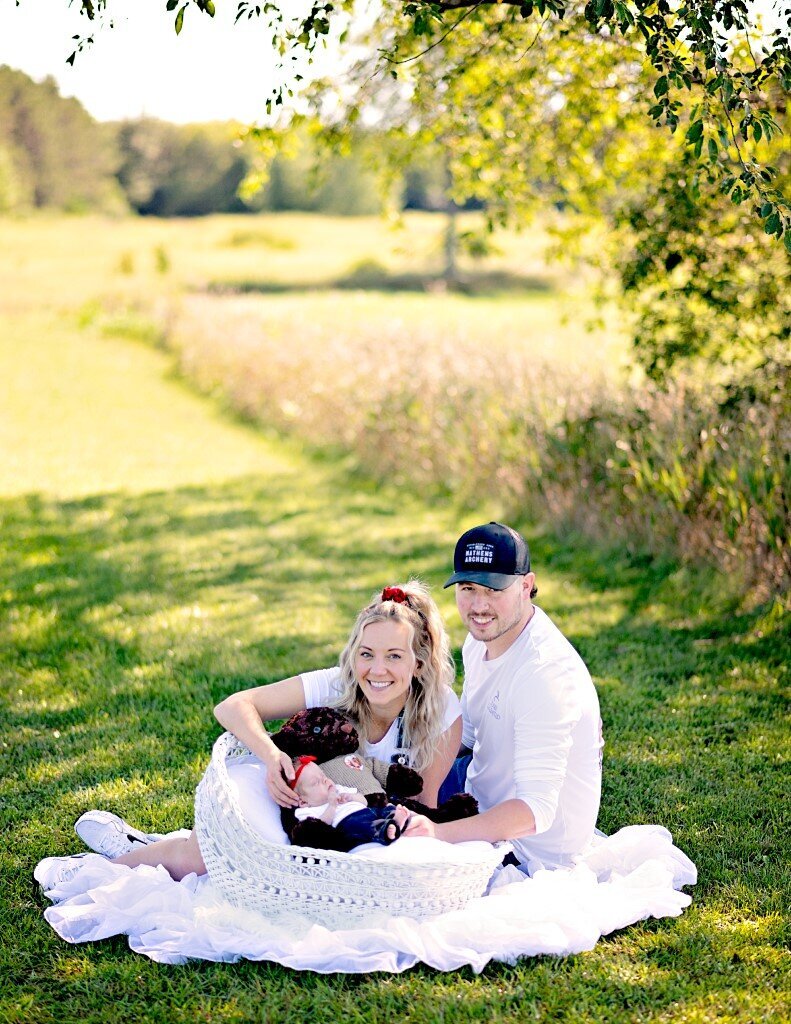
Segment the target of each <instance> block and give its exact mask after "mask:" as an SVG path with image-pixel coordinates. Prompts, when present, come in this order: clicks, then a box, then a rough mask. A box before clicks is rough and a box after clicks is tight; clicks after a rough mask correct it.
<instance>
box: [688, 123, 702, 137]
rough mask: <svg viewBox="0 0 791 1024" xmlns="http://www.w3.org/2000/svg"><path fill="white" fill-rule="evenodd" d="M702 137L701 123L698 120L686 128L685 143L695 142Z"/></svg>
mask: <svg viewBox="0 0 791 1024" xmlns="http://www.w3.org/2000/svg"><path fill="white" fill-rule="evenodd" d="M702 136H703V121H702V120H700V119H698V120H697V121H693V122H692V124H691V125H690V126H689V128H687V141H688V142H697V141H698V139H700V138H702Z"/></svg>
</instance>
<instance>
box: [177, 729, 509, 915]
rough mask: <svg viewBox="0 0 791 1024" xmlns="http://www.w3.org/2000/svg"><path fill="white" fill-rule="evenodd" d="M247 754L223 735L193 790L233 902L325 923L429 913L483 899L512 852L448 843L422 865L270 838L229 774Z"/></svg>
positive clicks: (199, 822) (211, 860) (200, 831)
mask: <svg viewBox="0 0 791 1024" xmlns="http://www.w3.org/2000/svg"><path fill="white" fill-rule="evenodd" d="M249 753H250V751H249V750H248V749H247V747H245V746H244V745H243V744H242V743H240V742H239V740H237V739H236V737H235V736H233V735H232V734H231V733H229V732H226V733H223V735H222V736H220V737H219V739H218V740H217V742H216V743H215V744H214V749H213V751H212V758H211V763H210V764H209V767H208V768H207V769H206V773H205V775H204V776H203V779H202V780H201V782H200V784H199V786H198V788H197V790H196V793H195V830H196V833H197V837H198V843H199V845H200V850H201V854H202V855H203V860H204V862H205V864H206V869H207V871H208V874H209V878H210V879H211V881H212V882H213V884H214V885H215V886H216V887H217V888H218V889H219V890H220V892H221V893H222V894H223V896H224V897H225V898H226V899H227V900H228V901H229V902H230V903H232V904H234V905H235V906H237V907H243V908H245V909H252V910H257V911H259V912H261V913H262V914H265V915H266V916H267V917H272V916H281V915H282V916H286V915H287V916H293V915H294V914H299V915H301V916H303V917H308V918H311V919H313V920H316V921H320V922H322V923H327V922H328V920H329V919H332V920H333V921H338V920H340V921H344V922H349V923H351V922H353V921H355V920H358V919H360V918H367V917H370V916H371V915H372V914H374V913H381V914H384V915H387V916H404V917H412V918H426V917H433V916H434V915H436V914H445V913H448V912H449V911H452V910H460V909H461V908H462V907H464V906H465V905H466V904H467V903H468V902H469V901H470V900H471V899H474V898H475V897H477V896H482V895H483V893H484V891H485V890H486V887H487V884H488V882H489V879H490V878H491V875H492V872H493V871H494V869H495V868H496V867H497V866H498V864H500V863H501V861H502V859H503V857H504V856H505V854H506V853H507V852H508V850H509V849H510V846H509V845H508V844H507V843H500V844H497V845H495V846H490V845H489V844H484V843H480V844H475V845H476V847H479V848H480V853H479V854H478V855H476V857H475V859H474V860H473V859H471V858H470V857H469V856H465V857H462V856H461V855H460V854H457V856H456V858H454V847H453V846H451V845H448V851H447V853H448V855H447V857H446V858H445V857H443V859H442V860H441V861H433V862H430V863H425V864H421V863H414V862H409V863H406V862H405V863H399V862H398V861H394V860H387V861H385V860H378V859H374V858H366V856H365V853H364V852H363V853H337V852H335V851H334V850H333V851H330V850H314V849H311V848H310V847H307V846H283V845H280V844H278V843H271V842H269V841H268V840H266V839H264V837H263V836H262V835H261V834H260V833H259V832H258V831H256V830H255V829H254V828H253V827H252V826H251V825H250V824H249V823H248V822H247V821H246V820H245V818H244V816H243V815H242V811H241V808H240V806H239V802H238V800H237V797H236V793H235V791H234V788H233V786H232V784H231V781H230V779H229V776H228V763H229V761H231V760H233V759H235V758H239V757H245V756H247V755H249Z"/></svg>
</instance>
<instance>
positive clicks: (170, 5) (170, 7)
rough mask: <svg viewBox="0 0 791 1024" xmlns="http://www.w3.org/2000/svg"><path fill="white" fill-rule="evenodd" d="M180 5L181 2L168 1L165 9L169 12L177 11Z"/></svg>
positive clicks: (176, 0)
mask: <svg viewBox="0 0 791 1024" xmlns="http://www.w3.org/2000/svg"><path fill="white" fill-rule="evenodd" d="M178 5H179V0H168V2H167V4H165V7H166V9H167V10H168V11H175V9H176V8H177V7H178Z"/></svg>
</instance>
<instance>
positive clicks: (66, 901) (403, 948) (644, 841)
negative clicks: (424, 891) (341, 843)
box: [34, 825, 697, 974]
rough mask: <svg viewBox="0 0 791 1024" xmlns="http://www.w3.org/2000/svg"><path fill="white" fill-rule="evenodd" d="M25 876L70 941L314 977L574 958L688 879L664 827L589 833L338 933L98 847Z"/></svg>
mask: <svg viewBox="0 0 791 1024" xmlns="http://www.w3.org/2000/svg"><path fill="white" fill-rule="evenodd" d="M421 842H422V843H426V842H436V841H432V840H421V839H403V840H401V841H400V842H399V843H397V844H394V846H393V847H388V849H392V850H395V849H396V847H398V846H401V847H402V854H403V853H405V852H406V851H405V850H404V844H409V843H418V844H419V843H421ZM471 845H472V844H471ZM382 849H383V848H382ZM64 868H66V869H67V870H64ZM71 868H73V869H74V871H73V873H72V872H71V871H69V870H68V869H71ZM69 874H70V875H71V877H67V878H66V880H63V878H64V876H68V875H69ZM34 875H35V878H36V880H37V881H38V882H39V883H40V884H41V886H42V887H43V889H44V893H45V895H46V896H47V898H48V899H50V900H51V901H52V903H53V906H51V907H49V908H48V909H47V910H46V911H45V912H44V917H45V918H46V920H47V921H48V922H49V923H50V925H51V926H52V927H53V928H54V929H55V931H56V932H57V933H58V935H59V936H60V937H61V938H63V939H65V940H66V941H67V942H73V943H77V942H91V941H94V940H97V939H105V938H108V937H109V936H111V935H127V936H128V937H129V945H130V947H131V948H132V949H133V950H134V951H135V952H137V953H142V954H143V955H144V956H147V957H150V958H151V959H152V960H156V961H158V962H160V963H169V964H183V963H185V962H186V961H188V960H190V959H201V960H214V961H236V960H239V959H242V958H245V959H248V960H272V961H275V962H276V963H279V964H282V965H283V966H285V967H292V968H295V969H298V970H311V971H316V972H318V973H321V974H330V973H334V972H349V973H367V972H369V971H390V972H394V973H397V972H400V971H404V970H406V969H407V968H409V967H412V966H414V965H415V964H416V963H418V962H420V961H422V962H423V963H425V964H428V965H429V966H430V967H434V968H436V969H437V970H442V971H449V970H454V969H456V968H458V967H463V966H467V965H468V966H470V967H471V968H472V969H473V971H475V972H476V973H479V972H480V971H482V970H483V969H484V967H485V966H486V964H487V963H488V962H489V961H490V960H499V961H503V962H505V963H514V962H515V961H516V960H517V959H518V958H519V957H522V956H536V955H538V954H540V953H549V954H553V955H557V956H564V955H568V954H571V953H579V952H582V951H583V950H586V949H592V948H593V946H594V945H595V944H596V942H597V941H598V940H599V938H600V936H602V935H607V934H609V933H610V932H612V931H615V930H616V929H618V928H624V927H625V926H627V925H630V924H633V923H634V922H636V921H640V920H644V919H645V918H649V917H656V918H661V917H677V916H678V915H679V914H680V913H681V912H682V910H683V909H684V908H685V907H687V906H688V905H689V904H690V902H691V897H690V896H688V895H687V894H686V893H683V892H680V891H678V890H679V889H680V887H681V886H684V885H693V884H694V883H695V882H696V880H697V871H696V869H695V865H694V864H693V863H692V861H691V860H690V859H689V858H688V857H687V856H686V855H685V854H684V853H682V852H681V850H679V849H677V847H675V846H674V845H673V842H672V837H671V835H670V833H669V832H668V831H667V829H664V828H661V827H659V826H654V825H638V826H630V827H628V828H624V829H621V831H620V832H617V833H616V834H615V835H613V836H610V837H604V836H597V837H596V838H595V840H594V842H593V843H592V844H591V848H590V850H589V851H588V852H587V853H586V854H585V856H583V857H581V858H580V860H579V863H578V864H577V865H576V866H575V867H573V868H570V869H561V870H555V871H547V870H543V869H540V868H537V869H536V870H535V871H534V874H533V876H532V877H527V876H526V875H524V874H523V873H522V872H521V871H519V870H518V869H517V868H515V867H505V868H500V869H498V871H497V872H496V873H495V875H494V877H493V879H492V882H491V884H490V887H489V891H488V894H487V895H485V896H482V897H480V898H479V899H475V900H472V901H471V902H470V903H469V904H468V905H467V906H466V907H465V908H464V909H463V910H458V911H454V912H453V913H449V914H443V915H440V916H438V917H434V918H430V919H428V920H425V921H416V920H414V919H412V918H405V917H390V918H387V917H385V916H384V915H382V916H380V917H378V918H371V920H369V921H367V922H366V923H365V924H363V925H358V926H356V927H346V928H342V929H338V930H330V929H329V928H327V927H323V926H321V925H318V924H316V923H314V922H312V921H309V920H306V919H305V918H303V917H297V916H293V917H288V918H278V919H276V920H269V919H267V918H265V917H264V916H263V915H261V914H259V913H256V912H254V911H249V910H244V909H240V908H238V907H234V906H231V905H230V904H229V903H227V902H226V901H225V900H224V899H223V898H222V897H221V896H220V894H219V893H218V891H217V890H216V888H215V887H214V886H213V885H212V883H211V882H210V881H209V879H208V878H207V877H206V876H202V877H197V876H196V875H189V876H188V877H187V878H185V879H183V880H182V881H181V882H174V881H173V879H171V877H170V876H169V875H168V873H167V872H166V871H165V869H164V868H161V867H160V868H152V867H139V868H135V869H131V868H127V867H123V866H121V865H117V864H113V863H112V862H110V861H108V860H105V859H104V858H103V857H101V856H99V855H98V854H87V855H85V854H82V855H80V856H75V857H71V858H63V857H48V858H46V859H44V860H42V861H41V862H40V863H39V864H38V865H37V867H36V870H35V872H34Z"/></svg>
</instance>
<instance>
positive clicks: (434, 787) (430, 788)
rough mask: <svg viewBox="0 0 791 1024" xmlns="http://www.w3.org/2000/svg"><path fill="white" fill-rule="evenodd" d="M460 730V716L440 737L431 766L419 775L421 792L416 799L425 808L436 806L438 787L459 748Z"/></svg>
mask: <svg viewBox="0 0 791 1024" xmlns="http://www.w3.org/2000/svg"><path fill="white" fill-rule="evenodd" d="M461 728H462V726H461V716H459V717H458V718H457V719H456V721H455V722H454V723H453V724H452V725H451V726H449V727H448V728H447V729H446V730H445V732H444V733H443V734H442V736H441V737H440V741H439V745H438V746H437V750H436V753H435V754H434V759H433V761H432V762H431V764H430V765H429V766H428V768H424V769H423V771H422V772H421V773H420V774H421V775H422V776H423V792H422V793H421V794H420V795H419V796H418V799H419V800H422V801H423V803H424V804H426V806H427V807H436V806H437V794H438V793H439V787H440V786H441V785H442V783H443V782H444V781H445V778H446V776H447V774H448V772H449V771H450V769H451V765H452V764H453V762H454V760H455V758H456V755H457V754H458V752H459V747H460V746H461Z"/></svg>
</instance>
